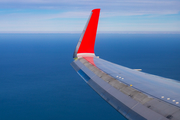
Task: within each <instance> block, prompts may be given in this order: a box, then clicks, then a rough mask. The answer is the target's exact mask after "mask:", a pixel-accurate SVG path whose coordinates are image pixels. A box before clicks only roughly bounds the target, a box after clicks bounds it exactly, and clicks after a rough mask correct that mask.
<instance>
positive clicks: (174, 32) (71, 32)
mask: <svg viewBox="0 0 180 120" xmlns="http://www.w3.org/2000/svg"><path fill="white" fill-rule="evenodd" d="M0 33H37V34H38V33H69V34H75V33H82V31H0ZM98 33H100V34H101V33H111V34H113V33H114V34H180V31H97V34H98Z"/></svg>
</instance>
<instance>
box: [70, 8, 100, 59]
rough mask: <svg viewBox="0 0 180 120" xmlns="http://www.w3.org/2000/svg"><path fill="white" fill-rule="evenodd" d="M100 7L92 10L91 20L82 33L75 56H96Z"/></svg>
mask: <svg viewBox="0 0 180 120" xmlns="http://www.w3.org/2000/svg"><path fill="white" fill-rule="evenodd" d="M99 14H100V9H94V10H92V12H91V14H90V17H89V20H88V21H87V23H86V25H85V28H84V30H83V32H82V34H81V37H80V39H79V42H78V44H77V46H76V49H75V51H74V54H73V58H77V57H82V56H95V53H94V45H95V39H96V32H97V27H98V21H99Z"/></svg>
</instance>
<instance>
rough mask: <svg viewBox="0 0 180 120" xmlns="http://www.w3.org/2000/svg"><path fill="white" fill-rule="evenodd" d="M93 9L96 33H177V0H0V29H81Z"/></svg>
mask: <svg viewBox="0 0 180 120" xmlns="http://www.w3.org/2000/svg"><path fill="white" fill-rule="evenodd" d="M95 8H100V9H101V13H100V19H99V26H98V31H100V32H120V31H155V32H156V31H170V32H174V31H176V32H177V31H178V32H180V0H0V32H70V33H71V32H81V31H82V30H83V28H84V26H85V24H86V21H87V20H88V17H89V15H90V13H91V10H92V9H95Z"/></svg>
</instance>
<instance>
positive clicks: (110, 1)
mask: <svg viewBox="0 0 180 120" xmlns="http://www.w3.org/2000/svg"><path fill="white" fill-rule="evenodd" d="M0 8H18V9H57V10H65V11H75V12H80V11H84V12H89V11H90V10H92V9H94V8H101V9H102V11H103V12H105V13H103V14H104V15H105V16H109V15H110V14H111V15H112V14H113V15H143V14H177V13H179V12H180V1H179V0H0ZM108 12H109V13H108Z"/></svg>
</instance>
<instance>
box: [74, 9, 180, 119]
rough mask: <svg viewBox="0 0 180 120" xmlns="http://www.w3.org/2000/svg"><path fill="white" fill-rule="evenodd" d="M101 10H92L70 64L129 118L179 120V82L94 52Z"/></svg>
mask: <svg viewBox="0 0 180 120" xmlns="http://www.w3.org/2000/svg"><path fill="white" fill-rule="evenodd" d="M99 13H100V9H94V10H92V13H91V15H90V18H89V20H88V22H87V24H86V26H85V29H84V31H83V33H82V35H81V38H80V40H79V42H78V44H77V46H76V49H75V52H74V55H73V57H74V58H75V60H74V61H73V62H72V63H71V66H72V67H73V68H74V69H75V71H76V72H77V73H78V74H79V75H80V76H81V77H82V78H83V79H84V81H85V82H86V83H87V84H89V85H90V86H91V87H92V88H93V89H94V90H95V91H96V92H97V93H98V94H99V95H100V96H101V97H102V98H104V99H105V100H106V101H107V102H108V103H109V104H111V105H112V106H113V107H114V108H115V109H116V110H117V111H119V112H120V113H121V114H122V115H124V116H125V117H126V118H128V119H131V120H146V119H148V120H180V103H179V102H180V94H179V93H180V83H179V82H177V81H175V80H170V79H166V78H162V77H158V76H155V75H150V74H146V73H143V72H140V71H136V70H133V69H129V68H127V67H123V66H120V65H117V64H114V63H111V62H108V61H106V60H103V59H100V58H97V57H96V56H95V54H94V44H95V38H96V31H97V26H98V19H99Z"/></svg>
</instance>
